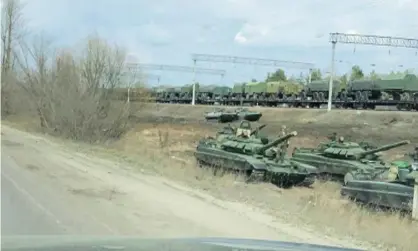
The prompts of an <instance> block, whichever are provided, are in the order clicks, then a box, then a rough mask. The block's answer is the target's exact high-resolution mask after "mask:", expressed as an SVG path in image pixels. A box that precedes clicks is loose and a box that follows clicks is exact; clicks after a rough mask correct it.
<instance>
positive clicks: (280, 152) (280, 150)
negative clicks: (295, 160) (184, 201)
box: [277, 125, 290, 161]
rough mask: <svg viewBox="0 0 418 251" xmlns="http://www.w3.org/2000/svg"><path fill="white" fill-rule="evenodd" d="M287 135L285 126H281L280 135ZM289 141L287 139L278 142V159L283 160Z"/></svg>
mask: <svg viewBox="0 0 418 251" xmlns="http://www.w3.org/2000/svg"><path fill="white" fill-rule="evenodd" d="M286 135H287V131H286V126H285V125H283V126H282V137H284V136H286ZM289 145H290V142H289V140H286V141H285V142H283V143H282V144H280V147H277V158H278V160H280V161H284V159H285V156H286V153H287V149H288V148H289Z"/></svg>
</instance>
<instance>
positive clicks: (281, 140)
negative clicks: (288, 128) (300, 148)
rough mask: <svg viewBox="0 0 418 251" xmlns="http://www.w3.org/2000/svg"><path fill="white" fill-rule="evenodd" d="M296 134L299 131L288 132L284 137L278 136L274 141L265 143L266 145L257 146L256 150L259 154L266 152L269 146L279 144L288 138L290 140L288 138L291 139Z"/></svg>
mask: <svg viewBox="0 0 418 251" xmlns="http://www.w3.org/2000/svg"><path fill="white" fill-rule="evenodd" d="M296 135H298V133H297V132H296V131H293V132H291V133H289V134H286V135H285V136H283V137H280V138H277V139H275V140H273V141H272V142H270V143H267V144H265V145H263V146H261V147H259V148H257V149H256V151H255V152H256V153H257V154H264V152H265V151H266V150H267V149H269V148H271V147H274V146H277V145H278V144H280V143H283V142H285V141H286V140H288V139H290V138H292V137H294V136H296Z"/></svg>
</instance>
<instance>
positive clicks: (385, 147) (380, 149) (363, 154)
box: [356, 140, 411, 159]
mask: <svg viewBox="0 0 418 251" xmlns="http://www.w3.org/2000/svg"><path fill="white" fill-rule="evenodd" d="M410 143H411V142H410V141H409V140H403V141H399V142H396V143H393V144H387V145H383V146H381V147H377V148H374V149H370V150H365V151H364V152H359V153H358V154H357V155H356V157H357V158H358V159H361V158H364V157H366V156H367V155H371V154H376V153H378V152H383V151H387V150H390V149H392V148H396V147H400V146H403V145H408V144H410Z"/></svg>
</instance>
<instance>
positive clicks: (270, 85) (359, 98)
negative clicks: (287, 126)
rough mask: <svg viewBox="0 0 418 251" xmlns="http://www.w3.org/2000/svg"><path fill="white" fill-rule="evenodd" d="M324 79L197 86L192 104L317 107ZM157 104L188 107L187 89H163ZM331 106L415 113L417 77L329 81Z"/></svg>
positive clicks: (325, 92) (324, 90)
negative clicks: (330, 83)
mask: <svg viewBox="0 0 418 251" xmlns="http://www.w3.org/2000/svg"><path fill="white" fill-rule="evenodd" d="M328 89H329V81H328V80H316V81H312V82H310V83H307V84H301V83H296V82H289V81H284V82H267V83H265V82H254V83H253V82H251V83H245V84H238V83H237V84H235V85H234V87H233V88H229V87H225V86H217V87H214V86H210V87H203V86H202V87H200V88H198V89H197V93H196V98H197V99H196V102H197V103H200V104H221V105H239V104H241V102H243V103H245V104H251V105H261V106H278V105H281V104H287V105H288V106H291V107H319V106H321V105H323V104H326V103H327V99H328ZM153 93H154V96H155V100H156V102H158V103H184V104H190V103H191V99H192V94H191V87H190V86H186V87H180V88H166V89H165V91H161V90H160V91H159V92H158V93H157V92H153ZM332 99H333V103H334V104H335V106H336V107H337V108H346V109H347V108H350V109H359V108H361V109H375V108H376V106H396V107H397V109H399V110H408V111H409V110H418V78H417V76H416V75H413V74H407V75H405V76H404V77H403V78H400V79H362V80H352V81H349V82H348V83H343V82H341V81H339V80H337V79H336V80H334V81H333V96H332Z"/></svg>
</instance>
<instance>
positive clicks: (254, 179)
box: [246, 169, 266, 183]
mask: <svg viewBox="0 0 418 251" xmlns="http://www.w3.org/2000/svg"><path fill="white" fill-rule="evenodd" d="M265 174H266V171H264V170H255V169H253V170H252V171H251V174H250V175H249V176H248V178H247V180H246V182H247V183H258V182H263V181H264V180H265Z"/></svg>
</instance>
